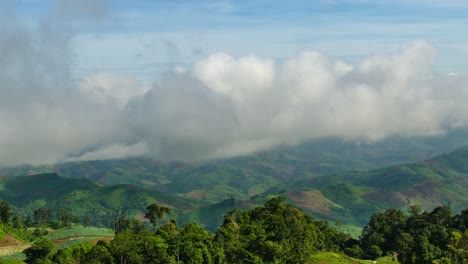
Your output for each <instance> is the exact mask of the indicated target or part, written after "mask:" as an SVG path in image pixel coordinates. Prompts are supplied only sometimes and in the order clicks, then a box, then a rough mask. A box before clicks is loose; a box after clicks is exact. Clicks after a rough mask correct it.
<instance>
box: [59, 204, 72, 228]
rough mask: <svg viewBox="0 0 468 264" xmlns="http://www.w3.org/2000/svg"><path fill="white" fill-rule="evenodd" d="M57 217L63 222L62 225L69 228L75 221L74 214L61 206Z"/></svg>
mask: <svg viewBox="0 0 468 264" xmlns="http://www.w3.org/2000/svg"><path fill="white" fill-rule="evenodd" d="M57 218H58V219H59V220H60V221H61V222H62V225H63V226H65V227H68V228H71V226H72V222H73V218H74V216H73V214H72V213H70V212H68V211H67V210H65V209H63V208H61V209H60V210H59V211H58V212H57Z"/></svg>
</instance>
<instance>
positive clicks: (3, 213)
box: [0, 201, 11, 225]
mask: <svg viewBox="0 0 468 264" xmlns="http://www.w3.org/2000/svg"><path fill="white" fill-rule="evenodd" d="M10 217H11V208H10V205H9V204H8V203H7V202H5V201H1V202H0V221H1V222H2V224H3V225H5V224H7V223H8V222H9V221H10Z"/></svg>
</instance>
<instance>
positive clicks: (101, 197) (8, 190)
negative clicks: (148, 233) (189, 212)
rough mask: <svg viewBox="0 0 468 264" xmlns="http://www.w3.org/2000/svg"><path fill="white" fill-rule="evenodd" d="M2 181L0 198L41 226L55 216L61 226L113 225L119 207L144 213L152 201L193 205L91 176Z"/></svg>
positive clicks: (186, 206)
mask: <svg viewBox="0 0 468 264" xmlns="http://www.w3.org/2000/svg"><path fill="white" fill-rule="evenodd" d="M0 182H1V183H2V184H3V185H4V186H5V189H4V190H2V191H0V199H3V200H5V201H7V202H8V203H10V204H11V205H12V206H13V208H12V209H11V210H12V211H13V212H15V214H17V215H18V216H21V217H22V218H23V219H27V218H28V217H29V219H30V220H31V221H34V223H35V224H36V226H38V227H40V226H42V225H43V224H44V223H46V222H49V220H50V219H51V218H54V219H57V220H60V221H59V223H60V225H61V226H69V224H70V222H75V223H82V224H84V225H94V226H104V227H111V226H112V215H113V214H114V212H115V211H116V210H117V209H118V208H120V209H122V210H124V211H125V213H126V214H129V215H137V214H141V213H144V212H145V208H146V205H147V204H148V203H151V202H158V203H160V204H164V205H167V206H168V207H170V208H177V209H179V210H184V209H187V208H190V207H192V205H191V203H190V202H189V201H187V200H186V199H183V198H179V197H175V196H169V195H166V194H163V193H160V192H156V191H148V190H144V189H141V188H139V187H135V186H131V185H117V186H111V187H104V186H99V185H97V184H95V183H93V182H91V181H89V180H87V179H70V178H65V177H61V176H59V175H57V174H55V173H51V174H40V175H33V176H21V177H19V176H18V177H3V178H2V179H0ZM0 209H1V207H0ZM0 212H1V210H0ZM0 216H1V215H0ZM57 227H60V226H57Z"/></svg>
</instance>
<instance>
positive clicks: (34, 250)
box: [23, 238, 54, 263]
mask: <svg viewBox="0 0 468 264" xmlns="http://www.w3.org/2000/svg"><path fill="white" fill-rule="evenodd" d="M53 250H54V244H53V243H52V242H51V241H50V240H48V239H46V238H40V239H39V240H37V241H36V242H34V244H33V245H32V246H31V247H30V248H27V249H25V250H24V251H23V253H24V254H25V255H26V263H46V260H47V258H48V257H49V255H50V254H51V253H52V251H53Z"/></svg>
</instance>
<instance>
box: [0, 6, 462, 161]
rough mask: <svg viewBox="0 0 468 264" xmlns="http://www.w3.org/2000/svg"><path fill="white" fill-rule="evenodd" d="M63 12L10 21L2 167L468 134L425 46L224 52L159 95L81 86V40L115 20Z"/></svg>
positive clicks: (170, 73)
mask: <svg viewBox="0 0 468 264" xmlns="http://www.w3.org/2000/svg"><path fill="white" fill-rule="evenodd" d="M57 3H58V4H57V5H53V6H51V7H50V11H49V13H48V14H47V15H46V16H45V17H43V18H40V20H39V23H37V24H31V23H28V22H27V21H25V20H24V19H23V17H21V16H17V15H15V10H14V8H10V9H8V10H10V11H11V13H12V15H9V16H2V18H1V21H0V22H1V25H2V26H1V27H0V35H1V36H2V37H1V38H0V54H2V55H1V57H2V61H1V63H0V93H1V95H2V96H1V98H0V128H1V129H0V166H14V165H20V164H51V163H55V162H61V161H80V160H100V159H116V158H126V157H135V156H147V157H152V158H156V159H162V160H210V159H220V158H229V157H236V156H240V155H246V154H252V153H256V152H259V151H264V150H268V149H271V148H273V147H276V146H279V145H295V144H299V143H302V142H304V141H306V140H309V139H320V138H329V137H335V138H338V139H341V140H344V141H350V142H376V141H379V140H382V139H385V138H387V137H392V136H401V137H412V136H431V135H440V134H444V133H446V132H447V131H449V130H451V129H453V128H458V127H464V126H466V125H468V117H467V113H468V111H467V110H468V109H467V106H466V103H465V102H466V100H467V99H468V98H467V96H468V91H467V89H466V87H465V86H464V84H465V83H466V81H467V77H466V76H465V75H462V74H460V75H445V74H436V73H435V72H434V71H433V67H432V66H433V64H434V61H435V60H436V57H437V49H436V48H435V47H434V46H433V45H432V44H431V43H429V42H427V41H424V40H416V41H412V42H410V43H408V44H405V45H403V46H402V47H401V48H400V49H398V50H394V51H389V52H388V53H382V54H374V55H370V56H367V57H366V58H363V59H360V60H359V61H356V62H348V61H345V60H342V59H337V58H334V57H333V54H331V55H328V54H325V53H323V52H320V51H317V50H307V49H306V50H302V51H298V52H297V54H296V55H294V56H291V57H288V58H286V59H284V60H277V59H275V58H268V57H264V56H258V55H255V54H252V55H246V56H233V55H229V54H228V53H224V52H219V53H214V54H209V55H206V56H204V57H203V58H202V59H199V60H197V61H195V62H194V63H192V64H189V65H182V66H177V67H175V68H174V69H172V70H170V69H169V70H167V72H166V73H165V74H163V75H161V76H159V77H157V78H156V79H154V81H153V84H152V85H151V86H147V85H145V84H142V83H141V82H139V81H138V80H137V79H135V78H134V77H132V76H128V75H125V76H120V75H116V74H113V73H105V72H100V73H92V74H89V75H87V76H84V77H79V78H78V79H77V78H75V77H73V74H72V73H73V70H72V69H73V66H74V54H73V52H74V50H72V49H71V44H72V43H73V41H74V37H75V35H74V32H79V30H80V27H82V25H83V24H86V23H97V22H96V21H98V20H105V19H106V8H105V6H104V5H103V2H95V1H84V2H83V1H80V3H72V1H58V2H57ZM97 34H98V33H97Z"/></svg>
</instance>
